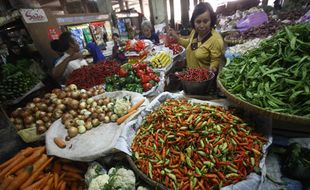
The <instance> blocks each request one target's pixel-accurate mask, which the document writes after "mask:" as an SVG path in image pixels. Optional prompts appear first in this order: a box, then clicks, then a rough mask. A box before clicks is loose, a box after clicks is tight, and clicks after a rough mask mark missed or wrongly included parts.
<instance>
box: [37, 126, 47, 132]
mask: <svg viewBox="0 0 310 190" xmlns="http://www.w3.org/2000/svg"><path fill="white" fill-rule="evenodd" d="M46 130H47V128H46V127H45V126H44V125H40V126H39V127H37V133H38V134H43V133H45V131H46Z"/></svg>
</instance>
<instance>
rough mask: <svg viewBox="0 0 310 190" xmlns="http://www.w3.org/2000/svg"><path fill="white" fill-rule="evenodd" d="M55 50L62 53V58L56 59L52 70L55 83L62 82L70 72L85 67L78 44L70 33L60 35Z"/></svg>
mask: <svg viewBox="0 0 310 190" xmlns="http://www.w3.org/2000/svg"><path fill="white" fill-rule="evenodd" d="M56 49H58V50H59V52H63V56H62V57H60V58H59V59H58V61H57V62H56V64H55V67H54V68H53V70H52V76H53V77H54V79H56V80H57V81H60V82H64V81H65V80H66V78H67V77H68V76H69V75H70V74H71V73H72V71H74V70H75V69H78V68H80V67H82V66H84V65H87V62H86V60H85V59H83V55H82V53H81V52H80V47H79V44H78V43H77V42H76V40H75V39H74V38H73V37H72V34H71V33H70V32H63V33H62V34H61V35H60V37H59V40H58V47H57V48H56Z"/></svg>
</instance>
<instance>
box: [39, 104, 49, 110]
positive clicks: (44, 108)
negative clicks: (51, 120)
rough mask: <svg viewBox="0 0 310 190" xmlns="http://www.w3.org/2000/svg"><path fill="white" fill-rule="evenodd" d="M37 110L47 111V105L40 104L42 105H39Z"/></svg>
mask: <svg viewBox="0 0 310 190" xmlns="http://www.w3.org/2000/svg"><path fill="white" fill-rule="evenodd" d="M39 109H40V110H42V111H45V110H47V105H46V104H44V103H42V104H39Z"/></svg>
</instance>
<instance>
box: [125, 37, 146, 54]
mask: <svg viewBox="0 0 310 190" xmlns="http://www.w3.org/2000/svg"><path fill="white" fill-rule="evenodd" d="M144 49H145V42H144V41H143V40H137V41H134V40H127V42H126V45H125V50H126V51H136V52H140V51H142V50H144Z"/></svg>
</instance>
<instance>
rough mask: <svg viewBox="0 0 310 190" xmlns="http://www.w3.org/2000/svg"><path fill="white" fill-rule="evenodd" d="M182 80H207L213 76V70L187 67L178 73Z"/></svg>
mask: <svg viewBox="0 0 310 190" xmlns="http://www.w3.org/2000/svg"><path fill="white" fill-rule="evenodd" d="M176 76H177V77H178V78H179V79H180V80H186V81H198V82H199V81H205V80H208V79H210V78H211V77H212V75H211V72H210V71H209V70H208V69H204V68H195V69H187V70H186V71H183V72H178V73H176Z"/></svg>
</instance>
